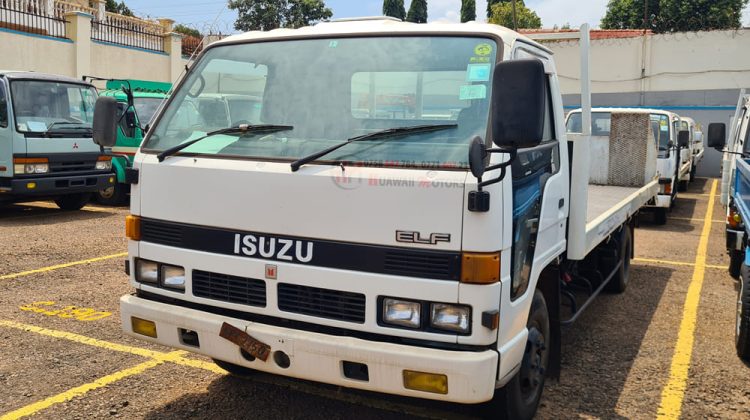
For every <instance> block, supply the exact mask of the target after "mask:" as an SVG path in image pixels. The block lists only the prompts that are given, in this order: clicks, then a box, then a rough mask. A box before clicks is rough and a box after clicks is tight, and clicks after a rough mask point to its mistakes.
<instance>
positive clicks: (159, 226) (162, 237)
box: [141, 219, 182, 247]
mask: <svg viewBox="0 0 750 420" xmlns="http://www.w3.org/2000/svg"><path fill="white" fill-rule="evenodd" d="M141 240H142V241H146V242H151V243H155V244H161V245H169V246H177V247H179V246H181V245H182V227H181V226H179V225H174V224H168V223H159V222H156V221H153V220H148V219H143V220H142V221H141Z"/></svg>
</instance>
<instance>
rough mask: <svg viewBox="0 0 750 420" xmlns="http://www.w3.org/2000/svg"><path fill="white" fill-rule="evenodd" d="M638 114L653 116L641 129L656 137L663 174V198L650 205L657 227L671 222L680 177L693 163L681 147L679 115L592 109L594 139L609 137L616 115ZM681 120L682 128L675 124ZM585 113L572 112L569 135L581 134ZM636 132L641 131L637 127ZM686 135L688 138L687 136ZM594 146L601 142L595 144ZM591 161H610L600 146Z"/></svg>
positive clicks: (634, 110) (659, 166)
mask: <svg viewBox="0 0 750 420" xmlns="http://www.w3.org/2000/svg"><path fill="white" fill-rule="evenodd" d="M626 112H627V113H635V114H646V115H649V120H650V126H646V124H647V123H646V122H644V123H643V124H644V125H643V126H642V127H640V128H641V129H643V130H649V131H650V132H651V134H652V136H653V139H654V143H655V144H656V146H657V148H658V159H657V172H658V173H659V195H658V196H657V197H656V198H655V200H653V202H651V203H649V205H648V206H647V208H648V209H650V210H651V211H652V212H653V213H654V220H655V222H656V223H657V224H665V223H667V212H668V211H669V210H671V209H672V204H673V203H674V200H675V198H676V197H677V189H678V188H677V187H678V183H679V179H680V177H679V176H680V174H681V173H683V176H684V172H685V171H688V172H689V168H690V166H689V162H688V165H687V166H686V165H685V164H684V163H682V162H683V159H687V158H690V159H689V161H692V156H691V153H692V152H691V149H690V148H689V144H683V145H682V146H680V144H678V131H677V129H678V128H679V121H680V117H679V115H677V114H675V113H672V112H668V111H663V110H659V109H644V108H604V107H601V108H592V109H591V135H592V138H594V139H596V138H597V137H602V138H603V137H607V136H609V135H610V128H611V122H612V121H611V118H612V113H626ZM673 121H677V122H678V125H673V124H672V122H673ZM581 125H582V122H581V110H580V109H576V110H573V111H571V112H569V113H568V116H567V120H566V131H567V132H568V133H581V132H582V126H581ZM634 129H637V127H635V128H634ZM683 136H684V135H683ZM593 144H594V145H596V144H597V142H594V143H593ZM591 159H592V160H599V159H609V157H608V156H604V154H603V153H602V151H601V150H597V149H596V147H595V146H594V147H592V149H591ZM688 175H689V174H688Z"/></svg>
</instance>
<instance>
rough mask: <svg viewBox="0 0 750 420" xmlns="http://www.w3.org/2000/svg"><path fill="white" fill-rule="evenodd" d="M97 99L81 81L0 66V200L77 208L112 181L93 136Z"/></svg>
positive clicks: (107, 161) (106, 160) (108, 164)
mask: <svg viewBox="0 0 750 420" xmlns="http://www.w3.org/2000/svg"><path fill="white" fill-rule="evenodd" d="M96 98H97V92H96V89H95V88H94V86H93V85H91V84H89V83H85V82H82V81H80V80H76V79H72V78H68V77H63V76H55V75H48V74H42V73H32V72H18V71H0V205H2V204H4V203H13V202H24V201H27V202H28V201H37V200H48V199H51V200H54V202H55V203H56V204H57V205H58V206H59V207H60V208H61V209H64V210H77V209H80V208H81V207H83V206H84V205H86V203H88V201H89V199H90V197H91V195H92V193H94V192H96V191H98V190H100V189H102V188H107V187H109V186H111V185H112V184H113V183H114V176H112V173H111V170H112V162H111V158H110V157H109V156H106V155H104V153H102V149H101V148H100V147H99V146H97V145H96V144H95V143H94V142H93V140H92V136H93V128H92V122H93V119H94V103H95V101H96Z"/></svg>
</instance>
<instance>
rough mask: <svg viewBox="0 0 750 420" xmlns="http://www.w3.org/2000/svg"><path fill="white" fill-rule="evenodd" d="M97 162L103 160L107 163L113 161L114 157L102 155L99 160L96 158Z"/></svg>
mask: <svg viewBox="0 0 750 420" xmlns="http://www.w3.org/2000/svg"><path fill="white" fill-rule="evenodd" d="M96 160H100V161H102V160H103V161H105V162H106V161H109V160H112V156H104V155H102V156H99V157H98V158H96Z"/></svg>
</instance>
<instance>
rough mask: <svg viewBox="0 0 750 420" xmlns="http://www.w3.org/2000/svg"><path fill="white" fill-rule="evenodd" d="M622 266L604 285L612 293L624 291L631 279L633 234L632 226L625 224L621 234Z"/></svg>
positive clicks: (620, 262)
mask: <svg viewBox="0 0 750 420" xmlns="http://www.w3.org/2000/svg"><path fill="white" fill-rule="evenodd" d="M619 252H620V261H619V264H620V268H618V269H617V272H616V273H615V275H614V277H612V279H611V280H610V281H609V283H607V285H606V286H605V287H604V288H605V290H607V291H608V292H610V293H622V292H624V291H625V289H626V288H627V287H628V280H629V279H630V256H631V255H633V236H632V234H631V233H630V228H629V227H628V226H625V227H624V228H623V230H622V234H621V235H620V249H619Z"/></svg>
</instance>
